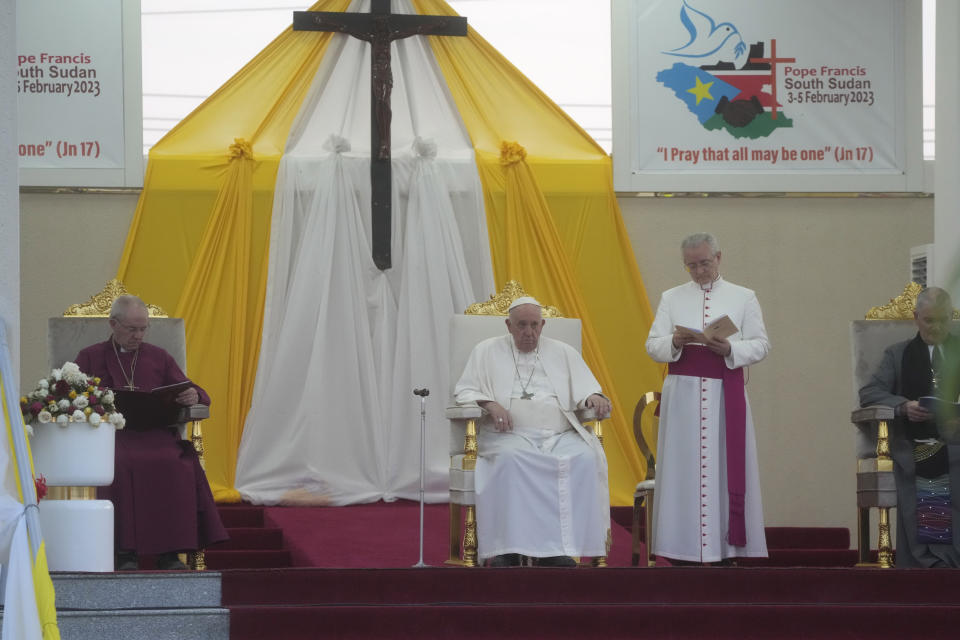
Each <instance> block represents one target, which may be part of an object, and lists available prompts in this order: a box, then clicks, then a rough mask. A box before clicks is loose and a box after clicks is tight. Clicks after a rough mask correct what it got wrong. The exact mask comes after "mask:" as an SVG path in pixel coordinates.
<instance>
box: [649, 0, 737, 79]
mask: <svg viewBox="0 0 960 640" xmlns="http://www.w3.org/2000/svg"><path fill="white" fill-rule="evenodd" d="M680 22H681V23H682V24H683V26H684V27H685V28H686V30H687V33H689V34H690V39H689V40H688V41H687V43H686V44H685V45H683V46H681V47H677V48H676V49H671V50H669V51H663V52H662V53H665V54H667V55H671V56H679V57H682V58H697V59H699V60H701V61H703V62H704V63H706V64H711V63H716V64H719V63H721V62H727V63H734V64H736V63H737V62H744V61H745V59H744V55H745V54H746V52H747V45H746V44H745V43H744V41H743V38H742V37H741V36H740V31H739V30H738V29H737V27H736V26H734V25H733V23H731V22H721V23H720V24H717V23H716V22H715V21H714V19H713V18H712V17H711V16H709V15H707V14H706V13H704V12H703V11H698V10H697V9H694V8H693V7H691V6H690V5H689V4H688V3H687V0H683V6H682V7H681V8H680Z"/></svg>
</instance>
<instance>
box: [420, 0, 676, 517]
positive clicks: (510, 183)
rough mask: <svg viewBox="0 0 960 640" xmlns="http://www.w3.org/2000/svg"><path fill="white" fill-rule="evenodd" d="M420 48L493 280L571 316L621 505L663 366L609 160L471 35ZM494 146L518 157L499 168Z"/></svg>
mask: <svg viewBox="0 0 960 640" xmlns="http://www.w3.org/2000/svg"><path fill="white" fill-rule="evenodd" d="M413 1H414V5H415V6H416V8H417V11H418V12H419V13H433V14H453V11H452V10H451V9H450V8H449V6H448V5H447V4H446V3H445V2H442V1H440V0H413ZM430 43H431V45H432V46H433V50H434V53H435V54H436V56H437V62H438V64H439V66H440V69H441V71H442V72H443V74H444V76H445V77H446V80H447V85H448V87H449V88H450V92H451V94H452V95H453V99H454V101H455V102H456V104H457V108H458V109H459V110H460V115H461V117H462V118H463V120H464V123H465V125H466V128H467V131H468V133H469V134H470V137H471V140H472V141H473V145H474V148H475V150H476V154H477V165H478V168H479V171H480V179H481V182H482V184H483V188H484V197H485V204H486V207H487V224H488V226H489V229H490V248H491V253H492V255H493V268H494V277H495V279H496V281H497V284H498V285H502V284H503V283H504V282H505V281H507V280H511V279H512V280H518V281H519V282H521V283H522V284H523V286H524V289H525V290H527V291H529V292H530V293H531V294H532V295H535V296H541V297H542V298H543V299H545V300H549V301H550V303H551V304H555V305H556V306H558V307H559V308H560V309H561V310H562V311H563V312H564V313H565V314H566V315H571V316H573V315H575V316H579V317H580V318H581V319H582V320H583V328H584V331H583V346H584V357H585V359H586V360H587V363H588V364H589V365H590V367H591V369H592V370H593V372H594V374H595V375H596V376H597V379H598V380H599V381H600V383H601V385H603V388H604V390H605V391H606V392H607V393H608V394H609V395H610V396H611V400H612V401H613V405H614V411H613V416H612V419H611V420H609V421H607V423H606V425H605V428H604V435H605V445H606V446H605V449H606V452H607V459H608V462H609V467H610V498H611V504H619V505H624V504H632V502H633V491H634V487H635V486H636V483H637V481H638V480H639V479H641V478H642V477H643V476H644V473H645V471H646V469H645V462H644V461H643V460H642V459H641V458H640V455H639V453H638V450H637V447H636V444H635V443H634V440H633V429H632V425H631V422H630V420H631V418H632V415H633V408H634V406H635V405H636V403H637V400H639V398H640V396H641V395H642V394H643V393H644V391H646V390H651V389H660V387H661V385H662V383H663V370H662V368H661V367H660V366H659V365H657V364H656V363H654V362H653V361H652V360H650V358H649V357H647V355H646V350H645V349H644V342H645V340H646V336H647V332H648V330H649V328H650V324H651V323H652V321H653V315H652V312H651V309H650V304H649V301H648V299H647V294H646V289H645V288H644V286H643V281H642V280H641V278H640V272H639V270H638V269H637V264H636V260H635V259H634V256H633V249H632V247H631V246H630V241H629V237H628V236H627V232H626V229H625V228H624V226H623V220H622V218H621V215H620V207H619V205H618V204H617V200H616V196H615V194H614V191H613V174H612V165H611V161H610V158H609V156H608V155H607V154H606V153H605V152H604V151H603V149H602V148H600V147H599V146H598V145H597V144H596V142H594V141H593V139H591V138H590V136H589V135H587V134H586V132H584V131H583V130H582V129H581V128H580V127H579V126H578V125H577V124H576V123H575V122H574V121H573V120H571V119H570V118H569V116H567V115H566V114H565V113H564V112H563V111H562V110H561V109H560V108H559V107H557V106H556V104H554V103H553V101H551V100H550V99H549V98H548V97H547V96H545V95H544V94H543V93H542V92H540V91H539V90H538V89H537V88H536V87H535V86H534V85H533V84H532V83H531V82H530V81H529V80H528V79H527V78H525V77H524V76H523V74H521V73H520V72H519V71H518V70H517V69H516V68H515V67H513V66H512V65H511V64H510V63H509V62H508V61H507V60H506V59H504V58H503V56H501V55H500V54H499V53H498V52H497V51H496V50H495V49H494V48H493V47H491V46H490V45H489V44H488V43H487V42H486V41H484V40H483V38H481V37H480V36H479V35H478V34H477V33H476V32H475V31H473V29H470V33H469V35H468V38H467V39H463V38H431V40H430ZM504 141H511V142H513V141H515V142H516V143H517V144H518V145H519V146H521V147H523V148H524V149H525V151H526V158H525V159H522V160H519V161H518V162H515V163H511V164H508V165H507V166H503V165H501V145H502V144H503V143H504Z"/></svg>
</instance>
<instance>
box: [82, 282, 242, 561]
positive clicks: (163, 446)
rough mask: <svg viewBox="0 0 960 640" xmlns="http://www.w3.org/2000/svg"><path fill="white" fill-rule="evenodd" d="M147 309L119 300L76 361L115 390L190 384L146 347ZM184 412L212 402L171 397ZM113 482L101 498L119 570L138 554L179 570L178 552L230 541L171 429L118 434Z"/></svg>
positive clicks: (192, 460)
mask: <svg viewBox="0 0 960 640" xmlns="http://www.w3.org/2000/svg"><path fill="white" fill-rule="evenodd" d="M148 325H149V320H148V316H147V309H146V306H145V305H144V303H143V302H142V301H141V300H140V299H139V298H137V297H135V296H120V297H118V298H117V300H116V301H115V302H114V306H113V309H111V315H110V327H111V329H112V332H113V333H112V335H111V336H110V338H109V339H108V340H106V341H105V342H101V343H98V344H94V345H91V346H89V347H87V348H85V349H83V350H82V351H81V352H80V354H79V355H78V356H77V359H76V363H77V365H78V366H79V367H80V370H81V371H83V372H84V373H86V374H87V375H89V376H95V377H99V378H100V381H101V382H100V384H101V386H104V387H109V388H111V389H115V390H121V389H136V390H140V391H150V390H151V389H154V388H156V387H160V386H166V385H169V384H173V383H176V382H181V381H184V380H186V379H187V377H186V375H184V373H183V371H181V370H180V367H178V366H177V363H176V362H175V361H174V359H173V357H172V356H171V355H170V354H169V353H167V352H166V351H165V350H163V349H161V348H160V347H157V346H155V345H152V344H149V343H146V342H144V341H143V339H144V336H145V334H146V330H147V328H148ZM176 401H177V402H178V403H179V404H181V405H184V406H187V405H191V404H197V403H200V404H205V405H209V404H210V397H209V396H208V395H207V393H206V392H205V391H204V390H203V389H201V388H200V387H199V386H197V385H193V386H191V387H189V388H187V389H185V390H184V391H182V392H180V394H179V395H178V396H177V397H176ZM115 461H116V462H115V470H114V480H113V484H112V485H111V486H110V487H104V488H101V489H100V491H99V497H101V498H103V499H109V500H110V501H112V502H113V506H114V513H115V518H116V520H115V534H116V541H115V543H116V545H115V548H116V549H117V551H118V560H117V568H118V569H136V568H137V562H138V556H140V555H157V556H158V557H157V567H158V568H160V569H184V568H186V567H185V566H184V565H183V563H181V562H180V561H179V560H178V559H177V556H176V554H177V553H182V552H185V551H193V550H197V549H202V548H205V547H207V546H208V545H210V544H213V543H215V542H219V541H222V540H226V539H227V533H226V530H225V529H224V528H223V524H222V523H221V522H220V516H219V514H218V513H217V508H216V505H215V504H214V501H213V495H212V494H211V493H210V486H209V485H208V484H207V478H206V475H205V474H204V472H203V469H202V468H201V466H200V460H199V458H198V457H197V454H196V452H195V451H194V449H193V446H192V445H191V444H190V443H189V442H186V441H184V440H182V439H181V438H180V434H179V432H178V430H177V428H176V426H171V427H165V428H154V429H148V430H138V429H137V425H135V424H129V423H128V424H127V426H126V428H125V429H122V430H120V431H118V432H117V439H116V456H115Z"/></svg>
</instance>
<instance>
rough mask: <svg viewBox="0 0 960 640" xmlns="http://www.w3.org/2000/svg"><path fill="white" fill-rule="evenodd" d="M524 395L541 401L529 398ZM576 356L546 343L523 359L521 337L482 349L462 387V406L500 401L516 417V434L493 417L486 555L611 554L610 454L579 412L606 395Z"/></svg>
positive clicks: (480, 525) (483, 442) (482, 440)
mask: <svg viewBox="0 0 960 640" xmlns="http://www.w3.org/2000/svg"><path fill="white" fill-rule="evenodd" d="M524 391H526V392H527V393H532V394H533V397H532V398H530V399H523V398H522V396H523V395H524ZM600 392H601V391H600V384H599V383H598V382H597V380H596V378H595V377H594V376H593V374H592V373H591V372H590V369H589V367H587V364H586V363H585V362H584V361H583V358H582V357H581V356H580V354H579V353H578V352H577V350H576V349H574V348H573V347H571V346H570V345H568V344H566V343H564V342H561V341H559V340H552V339H550V338H546V337H542V336H541V338H540V342H539V346H538V349H537V351H534V352H530V353H521V352H519V351H518V350H517V349H516V348H515V347H514V342H513V337H512V336H510V335H504V336H500V337H496V338H489V339H487V340H484V341H482V342H480V343H479V344H478V345H477V346H476V347H474V349H473V351H472V352H471V353H470V359H469V360H468V361H467V365H466V368H465V369H464V372H463V376H461V378H460V381H459V382H458V383H457V385H456V388H455V389H454V397H455V399H456V401H457V403H458V404H468V403H475V402H482V401H485V400H493V401H495V402H497V403H498V404H500V405H501V406H503V407H504V408H506V409H507V410H508V411H509V412H510V416H511V418H512V420H513V431H512V432H498V431H496V430H495V429H494V428H493V426H492V424H490V423H488V422H487V421H486V419H485V420H484V421H483V422H481V423H480V430H479V433H478V446H479V458H478V459H477V468H476V474H475V481H476V499H477V539H478V540H477V554H478V555H479V557H480V559H481V560H482V559H485V558H489V557H492V556H497V555H501V554H505V553H520V554H523V555H526V556H532V557H541V558H542V557H550V556H593V557H595V556H603V555H606V553H607V547H606V542H607V532H608V531H609V528H610V497H609V492H608V488H607V460H606V457H605V456H604V453H603V447H602V446H601V445H600V442H599V440H598V439H597V438H596V436H594V435H593V434H592V433H590V432H589V431H587V430H586V429H584V427H583V426H582V425H581V424H580V423H579V422H578V421H577V418H576V416H575V415H574V413H573V411H574V410H575V409H576V408H578V407H583V406H584V402H585V401H586V399H587V398H588V397H589V396H591V395H593V394H595V393H600Z"/></svg>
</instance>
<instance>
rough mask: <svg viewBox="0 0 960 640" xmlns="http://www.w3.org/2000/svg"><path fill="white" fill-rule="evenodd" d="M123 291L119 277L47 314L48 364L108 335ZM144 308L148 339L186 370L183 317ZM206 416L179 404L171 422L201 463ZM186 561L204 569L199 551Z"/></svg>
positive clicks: (207, 411)
mask: <svg viewBox="0 0 960 640" xmlns="http://www.w3.org/2000/svg"><path fill="white" fill-rule="evenodd" d="M127 293H128V292H127V290H126V289H125V288H124V286H123V284H122V283H121V282H120V281H118V280H111V281H110V282H108V283H107V286H106V287H105V288H104V290H103V291H101V292H100V293H98V294H96V295H95V296H93V297H92V298H91V299H90V300H88V301H87V302H85V303H82V304H75V305H71V306H70V307H69V308H67V310H66V311H64V313H63V316H62V317H54V318H50V319H49V321H48V327H47V353H48V364H49V366H50V368H51V369H53V368H56V367H61V366H63V363H64V362H71V361H73V360H74V358H76V357H77V354H78V353H79V352H80V350H81V349H83V348H84V347H88V346H90V345H91V344H94V343H97V342H102V341H104V340H106V339H107V337H108V336H109V335H110V325H109V322H108V321H109V316H110V306H111V305H112V304H113V301H114V300H115V299H116V298H117V297H118V296H121V295H124V294H127ZM147 311H148V314H149V316H150V342H151V343H152V344H155V345H157V346H159V347H162V348H163V349H166V351H167V352H168V353H169V354H170V355H171V356H173V359H174V360H175V361H176V363H177V366H179V367H180V368H181V369H182V370H183V371H184V372H186V371H187V349H186V339H185V335H184V326H183V319H182V318H170V317H167V314H166V313H164V311H163V310H162V309H161V308H160V307H157V306H155V305H151V304H148V305H147ZM209 417H210V408H209V407H208V406H206V405H202V404H196V405H192V406H189V407H183V408H182V409H181V410H180V413H179V415H178V416H177V422H176V423H175V424H177V425H178V426H179V429H180V436H181V438H183V439H184V440H190V441H191V442H192V443H193V447H194V449H195V450H196V452H197V455H198V456H199V457H200V464H201V465H203V464H204V460H203V434H202V431H201V428H200V421H201V420H205V419H206V418H209ZM54 489H75V488H67V487H63V488H54ZM52 491H53V489H52ZM62 493H65V495H63V496H56V495H53V494H51V497H62V498H68V497H72V496H74V495H75V494H77V491H75V490H73V491H66V492H62ZM187 563H188V565H189V566H190V567H191V568H193V569H198V570H202V569H205V568H206V563H205V561H204V554H203V551H202V550H201V551H196V552H192V553H190V554H188V558H187Z"/></svg>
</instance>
